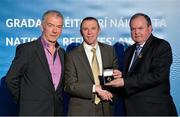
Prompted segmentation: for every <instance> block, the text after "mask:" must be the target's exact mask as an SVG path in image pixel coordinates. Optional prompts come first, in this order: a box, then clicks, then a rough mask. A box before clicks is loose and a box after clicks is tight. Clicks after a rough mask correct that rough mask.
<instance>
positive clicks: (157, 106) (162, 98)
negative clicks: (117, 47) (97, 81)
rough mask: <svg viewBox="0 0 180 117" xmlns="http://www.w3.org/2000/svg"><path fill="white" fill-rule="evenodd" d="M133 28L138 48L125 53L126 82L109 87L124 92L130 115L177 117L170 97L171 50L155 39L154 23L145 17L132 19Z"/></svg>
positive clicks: (119, 80) (166, 44)
mask: <svg viewBox="0 0 180 117" xmlns="http://www.w3.org/2000/svg"><path fill="white" fill-rule="evenodd" d="M130 28H131V36H132V39H133V40H134V41H135V44H133V45H132V46H130V47H129V48H128V49H127V50H126V52H125V57H124V72H123V77H124V78H120V79H116V80H114V81H112V82H110V83H108V84H107V85H111V86H114V87H123V88H124V93H125V109H126V114H127V115H151V116H152V115H156V116H160V115H168V116H170V115H177V112H176V108H175V105H174V102H173V99H172V97H171V95H170V82H169V72H170V66H171V63H172V50H171V47H170V45H169V43H168V42H167V41H165V40H162V39H159V38H157V37H155V36H153V35H152V24H151V20H150V18H149V17H148V16H147V15H145V14H142V13H137V14H135V15H133V16H132V18H131V20H130ZM137 47H139V50H140V52H139V53H138V51H139V50H138V49H136V48H137ZM136 53H138V56H137V57H136ZM134 59H135V60H134ZM120 93H122V92H120Z"/></svg>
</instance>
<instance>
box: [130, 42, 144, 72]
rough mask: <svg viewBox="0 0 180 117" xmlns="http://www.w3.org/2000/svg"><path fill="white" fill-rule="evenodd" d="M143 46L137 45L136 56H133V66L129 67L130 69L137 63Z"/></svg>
mask: <svg viewBox="0 0 180 117" xmlns="http://www.w3.org/2000/svg"><path fill="white" fill-rule="evenodd" d="M141 48H142V47H141V46H140V45H136V49H135V53H134V58H133V60H132V63H131V66H130V67H129V70H130V68H131V67H132V66H133V64H134V63H135V61H136V59H137V58H138V56H139V53H140V51H141Z"/></svg>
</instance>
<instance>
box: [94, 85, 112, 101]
mask: <svg viewBox="0 0 180 117" xmlns="http://www.w3.org/2000/svg"><path fill="white" fill-rule="evenodd" d="M95 90H96V93H97V94H98V96H99V97H100V98H101V99H102V100H106V101H109V100H110V101H112V98H113V95H112V93H110V92H109V91H107V90H103V89H102V87H101V86H100V85H96V86H95Z"/></svg>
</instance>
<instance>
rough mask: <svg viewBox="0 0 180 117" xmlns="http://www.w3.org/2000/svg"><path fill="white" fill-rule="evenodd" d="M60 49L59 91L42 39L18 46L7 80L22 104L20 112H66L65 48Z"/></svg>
mask: <svg viewBox="0 0 180 117" xmlns="http://www.w3.org/2000/svg"><path fill="white" fill-rule="evenodd" d="M58 53H59V56H60V60H61V64H62V70H61V73H62V74H61V78H60V82H59V85H58V88H57V89H56V91H55V89H54V85H53V83H52V78H51V73H50V70H49V66H48V62H47V59H46V55H45V52H44V49H43V46H42V43H41V39H40V38H39V39H38V40H36V41H33V42H30V43H25V44H21V45H19V46H17V49H16V55H15V58H14V60H13V62H12V65H11V67H10V69H9V71H8V73H7V75H6V83H7V86H8V88H9V89H10V91H11V93H12V94H13V97H14V98H15V100H16V102H17V103H18V104H19V106H20V110H19V111H20V112H19V114H20V115H62V112H63V106H62V105H63V104H62V101H63V98H62V89H63V88H62V85H63V81H62V79H63V76H64V74H63V73H64V50H63V49H62V48H60V49H59V51H58Z"/></svg>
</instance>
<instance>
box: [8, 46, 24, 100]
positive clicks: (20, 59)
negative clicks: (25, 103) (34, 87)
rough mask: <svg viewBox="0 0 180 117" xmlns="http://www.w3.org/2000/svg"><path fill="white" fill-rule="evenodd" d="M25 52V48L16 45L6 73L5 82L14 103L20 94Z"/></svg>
mask: <svg viewBox="0 0 180 117" xmlns="http://www.w3.org/2000/svg"><path fill="white" fill-rule="evenodd" d="M26 58H27V53H26V52H25V48H24V46H23V45H19V46H17V49H16V54H15V57H14V60H13V61H12V64H11V66H10V69H9V70H8V72H7V74H6V78H5V81H6V84H7V87H8V88H9V90H10V92H11V93H12V95H13V98H14V99H15V101H16V103H18V100H19V98H20V97H19V96H20V85H21V82H20V79H21V78H22V76H23V74H24V71H25V64H26Z"/></svg>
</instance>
